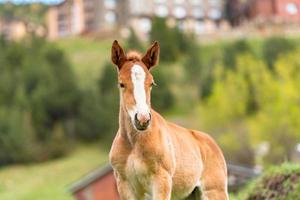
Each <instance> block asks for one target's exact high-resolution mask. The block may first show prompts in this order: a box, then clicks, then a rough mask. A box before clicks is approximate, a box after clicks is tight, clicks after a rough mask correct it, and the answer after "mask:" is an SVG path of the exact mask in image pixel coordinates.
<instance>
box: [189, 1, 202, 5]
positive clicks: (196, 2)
mask: <svg viewBox="0 0 300 200" xmlns="http://www.w3.org/2000/svg"><path fill="white" fill-rule="evenodd" d="M190 2H191V4H192V5H201V4H202V5H203V0H190Z"/></svg>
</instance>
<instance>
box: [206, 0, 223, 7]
mask: <svg viewBox="0 0 300 200" xmlns="http://www.w3.org/2000/svg"><path fill="white" fill-rule="evenodd" d="M208 4H209V5H210V6H220V4H221V2H220V0H208Z"/></svg>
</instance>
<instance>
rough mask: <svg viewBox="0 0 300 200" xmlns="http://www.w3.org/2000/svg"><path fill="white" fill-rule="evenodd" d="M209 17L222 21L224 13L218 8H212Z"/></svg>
mask: <svg viewBox="0 0 300 200" xmlns="http://www.w3.org/2000/svg"><path fill="white" fill-rule="evenodd" d="M208 16H209V17H210V18H212V19H220V18H221V17H222V12H221V11H220V10H219V9H217V8H212V9H210V10H209V12H208Z"/></svg>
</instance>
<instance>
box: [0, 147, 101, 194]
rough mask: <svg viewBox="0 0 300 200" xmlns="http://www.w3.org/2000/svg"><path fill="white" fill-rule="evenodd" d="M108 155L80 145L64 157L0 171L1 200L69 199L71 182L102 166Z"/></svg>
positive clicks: (96, 148)
mask: <svg viewBox="0 0 300 200" xmlns="http://www.w3.org/2000/svg"><path fill="white" fill-rule="evenodd" d="M106 161H107V152H101V149H100V148H99V147H97V146H95V145H90V146H88V147H87V146H81V147H78V148H76V149H75V150H74V152H73V153H72V154H70V155H69V156H67V157H65V158H61V159H57V160H53V161H48V162H45V163H38V164H30V165H15V166H9V167H5V168H2V169H1V170H0V199H1V200H53V199H55V200H70V199H73V197H72V195H71V194H70V193H69V191H68V186H70V184H71V183H73V182H74V181H76V180H77V179H80V178H81V177H82V175H84V174H86V173H88V172H89V171H91V170H93V169H95V168H96V167H99V166H101V165H103V164H104V163H105V162H106Z"/></svg>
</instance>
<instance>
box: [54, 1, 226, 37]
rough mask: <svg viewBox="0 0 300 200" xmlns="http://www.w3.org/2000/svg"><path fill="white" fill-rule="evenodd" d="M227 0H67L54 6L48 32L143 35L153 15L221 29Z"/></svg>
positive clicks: (188, 26)
mask: <svg viewBox="0 0 300 200" xmlns="http://www.w3.org/2000/svg"><path fill="white" fill-rule="evenodd" d="M224 1H225V0H65V1H63V2H62V3H60V4H58V5H54V6H51V7H50V9H49V12H48V29H49V30H48V32H49V37H50V38H52V39H55V38H59V37H64V36H68V35H79V34H83V33H86V32H107V31H108V32H109V31H115V30H122V28H128V27H133V28H134V30H135V31H136V32H137V33H138V35H140V36H141V37H145V36H146V35H147V34H148V33H149V31H150V29H151V20H152V18H153V17H154V16H159V17H165V18H167V19H168V21H169V24H171V25H178V26H179V27H180V28H182V29H183V30H186V31H192V32H195V33H199V34H200V33H204V32H211V31H215V30H217V29H218V26H219V24H220V22H221V21H222V19H223V10H224Z"/></svg>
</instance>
